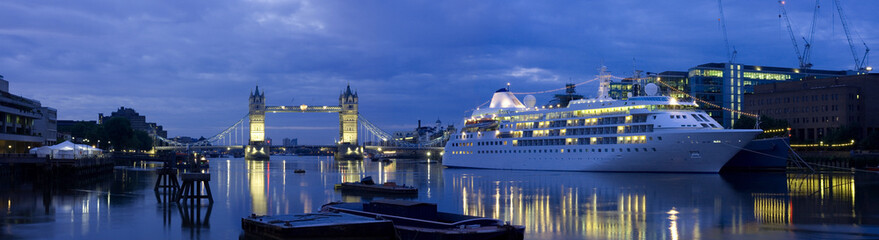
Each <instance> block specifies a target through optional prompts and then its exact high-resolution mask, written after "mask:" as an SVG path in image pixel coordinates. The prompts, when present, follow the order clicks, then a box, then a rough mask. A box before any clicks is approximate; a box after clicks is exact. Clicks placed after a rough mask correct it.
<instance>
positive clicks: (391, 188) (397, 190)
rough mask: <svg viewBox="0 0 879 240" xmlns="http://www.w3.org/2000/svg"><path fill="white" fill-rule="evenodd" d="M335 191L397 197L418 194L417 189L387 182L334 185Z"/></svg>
mask: <svg viewBox="0 0 879 240" xmlns="http://www.w3.org/2000/svg"><path fill="white" fill-rule="evenodd" d="M336 189H339V190H342V191H344V192H371V193H383V194H399V195H416V194H418V188H415V187H411V186H405V185H402V186H401V185H397V184H396V183H394V182H387V183H384V184H366V183H359V182H347V183H341V184H339V185H336Z"/></svg>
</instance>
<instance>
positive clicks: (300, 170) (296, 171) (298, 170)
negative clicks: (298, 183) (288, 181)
mask: <svg viewBox="0 0 879 240" xmlns="http://www.w3.org/2000/svg"><path fill="white" fill-rule="evenodd" d="M293 173H305V169H296V170H293Z"/></svg>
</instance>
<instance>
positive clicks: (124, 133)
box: [104, 117, 134, 150]
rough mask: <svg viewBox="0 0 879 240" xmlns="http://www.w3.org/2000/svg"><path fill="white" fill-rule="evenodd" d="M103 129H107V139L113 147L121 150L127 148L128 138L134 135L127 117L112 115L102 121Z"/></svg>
mask: <svg viewBox="0 0 879 240" xmlns="http://www.w3.org/2000/svg"><path fill="white" fill-rule="evenodd" d="M104 129H105V130H106V131H107V136H108V137H109V141H111V142H112V145H113V149H115V150H123V149H129V148H130V146H128V142H129V141H128V140H129V139H131V137H132V136H134V131H132V130H131V122H129V121H128V119H127V118H122V117H112V118H110V119H109V120H107V121H106V122H104Z"/></svg>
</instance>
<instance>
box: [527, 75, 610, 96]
mask: <svg viewBox="0 0 879 240" xmlns="http://www.w3.org/2000/svg"><path fill="white" fill-rule="evenodd" d="M595 80H598V78H593V79H589V80H586V81H583V82H581V83H577V84H574V86H580V85H583V84H586V83H590V82H592V81H595ZM567 88H568V87H567V86H566V87H563V88H556V89H550V90H545V91H537V92H514V93H513V94H515V95H521V94H542V93H550V92H556V91H561V90H565V89H567Z"/></svg>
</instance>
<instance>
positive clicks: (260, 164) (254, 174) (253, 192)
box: [246, 161, 270, 215]
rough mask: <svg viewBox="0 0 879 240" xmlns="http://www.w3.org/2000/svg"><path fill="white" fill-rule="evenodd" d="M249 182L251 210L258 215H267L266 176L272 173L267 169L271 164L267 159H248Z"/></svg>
mask: <svg viewBox="0 0 879 240" xmlns="http://www.w3.org/2000/svg"><path fill="white" fill-rule="evenodd" d="M246 162H247V182H248V183H250V205H251V209H250V211H251V212H253V213H254V214H257V215H265V214H266V212H267V209H266V208H267V203H266V178H268V177H269V176H270V173H269V172H268V171H266V167H267V165H268V164H269V162H267V161H246Z"/></svg>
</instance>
